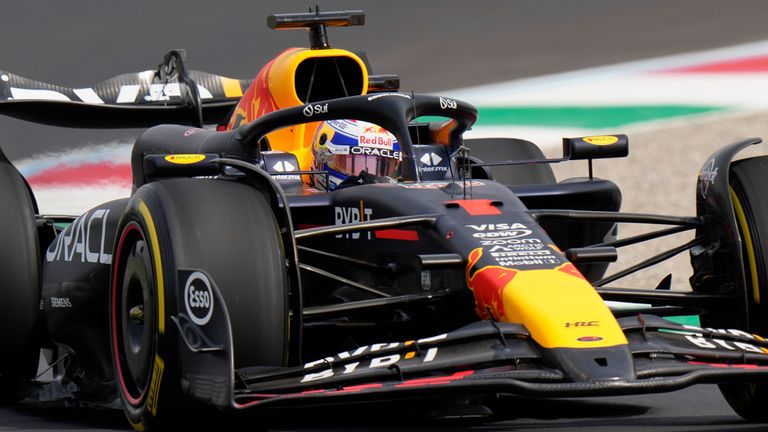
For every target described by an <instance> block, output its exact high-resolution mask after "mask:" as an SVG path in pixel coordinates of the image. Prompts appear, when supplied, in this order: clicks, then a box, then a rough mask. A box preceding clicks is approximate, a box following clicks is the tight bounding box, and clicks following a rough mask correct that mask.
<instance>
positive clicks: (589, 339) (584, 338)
mask: <svg viewBox="0 0 768 432" xmlns="http://www.w3.org/2000/svg"><path fill="white" fill-rule="evenodd" d="M576 340H577V341H579V342H600V341H601V340H603V338H601V337H600V336H582V337H580V338H576Z"/></svg>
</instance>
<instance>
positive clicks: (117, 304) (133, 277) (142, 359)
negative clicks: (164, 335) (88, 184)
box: [112, 223, 156, 404]
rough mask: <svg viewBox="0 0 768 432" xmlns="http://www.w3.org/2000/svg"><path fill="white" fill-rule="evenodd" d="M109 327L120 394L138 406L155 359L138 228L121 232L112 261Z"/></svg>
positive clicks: (151, 289)
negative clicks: (110, 325)
mask: <svg viewBox="0 0 768 432" xmlns="http://www.w3.org/2000/svg"><path fill="white" fill-rule="evenodd" d="M115 262H116V270H115V274H114V280H113V292H112V312H113V314H112V317H113V318H112V325H113V332H112V337H113V345H114V350H115V365H116V368H117V375H118V378H119V381H120V386H121V390H122V394H123V395H124V396H125V397H126V399H127V400H128V401H129V402H130V403H132V404H138V403H140V402H141V401H142V400H143V399H144V397H145V395H146V390H147V388H148V386H149V382H150V376H151V374H152V359H153V358H154V355H155V342H156V339H155V334H156V332H155V330H156V328H155V327H156V320H155V307H154V297H155V285H154V277H153V271H152V261H151V256H150V251H149V248H148V246H147V242H146V241H145V239H144V235H143V233H142V232H141V229H140V228H139V226H138V225H137V224H135V223H131V224H129V225H128V226H127V227H126V229H125V230H124V231H123V234H122V236H121V238H120V242H119V243H118V251H117V254H116V257H115Z"/></svg>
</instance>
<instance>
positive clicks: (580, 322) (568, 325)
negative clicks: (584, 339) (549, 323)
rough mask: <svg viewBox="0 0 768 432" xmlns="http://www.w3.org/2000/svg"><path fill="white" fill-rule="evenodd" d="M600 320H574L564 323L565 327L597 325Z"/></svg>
mask: <svg viewBox="0 0 768 432" xmlns="http://www.w3.org/2000/svg"><path fill="white" fill-rule="evenodd" d="M599 326H600V321H576V322H567V323H565V328H573V327H599Z"/></svg>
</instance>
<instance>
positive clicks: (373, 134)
mask: <svg viewBox="0 0 768 432" xmlns="http://www.w3.org/2000/svg"><path fill="white" fill-rule="evenodd" d="M357 123H358V125H359V127H360V129H359V135H358V137H357V143H358V144H359V145H361V146H369V147H379V148H385V149H392V148H393V147H394V143H395V136H394V135H392V134H391V133H389V131H387V130H386V129H384V128H383V127H381V126H377V125H375V124H372V123H366V122H363V121H358V122H357Z"/></svg>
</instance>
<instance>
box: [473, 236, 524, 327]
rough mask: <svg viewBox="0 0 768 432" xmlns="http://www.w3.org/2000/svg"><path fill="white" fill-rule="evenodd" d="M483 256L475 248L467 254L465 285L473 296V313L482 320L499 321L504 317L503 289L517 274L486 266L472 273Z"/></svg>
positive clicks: (512, 271) (480, 249) (509, 270)
mask: <svg viewBox="0 0 768 432" xmlns="http://www.w3.org/2000/svg"><path fill="white" fill-rule="evenodd" d="M482 256H483V249H482V248H476V249H474V250H473V251H472V252H470V253H469V259H468V263H467V272H466V278H467V285H468V286H469V289H470V290H471V291H472V293H473V294H474V296H475V312H477V315H478V316H479V317H480V318H482V319H494V320H499V319H501V318H502V317H504V316H505V315H506V311H505V309H504V289H506V287H507V285H508V284H509V283H510V282H511V281H512V279H513V278H514V277H515V275H516V274H517V271H516V270H512V269H508V268H504V267H500V266H486V267H483V268H481V269H478V270H475V271H474V272H473V271H472V270H473V268H474V267H475V265H476V264H477V263H478V261H480V258H481V257H482Z"/></svg>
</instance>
